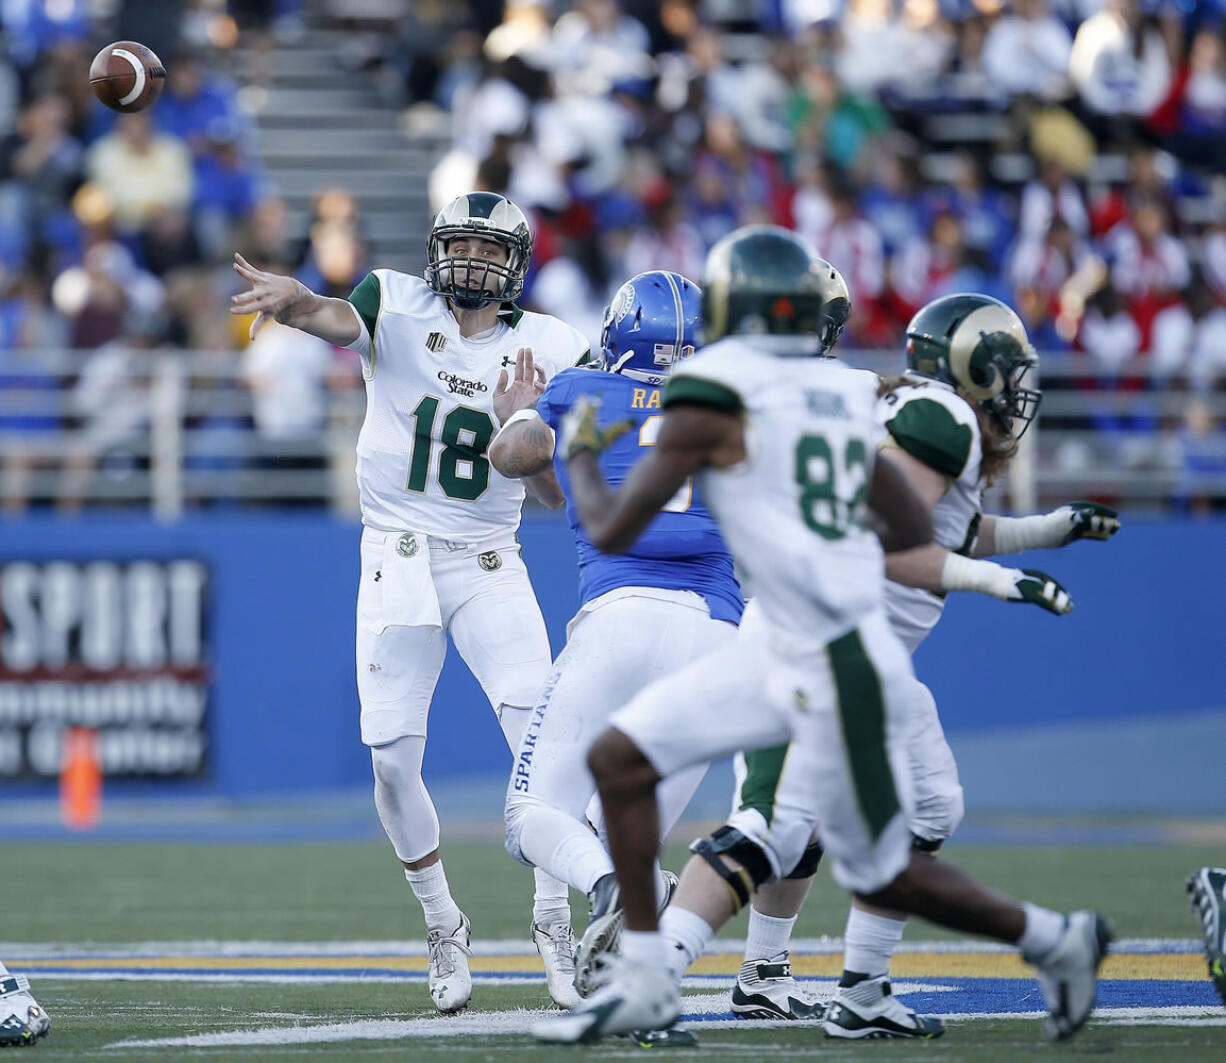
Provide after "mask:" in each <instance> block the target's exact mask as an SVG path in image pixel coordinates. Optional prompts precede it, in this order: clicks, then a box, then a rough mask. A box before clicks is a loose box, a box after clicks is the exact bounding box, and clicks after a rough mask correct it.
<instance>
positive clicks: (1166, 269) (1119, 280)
mask: <svg viewBox="0 0 1226 1063" xmlns="http://www.w3.org/2000/svg"><path fill="white" fill-rule="evenodd" d="M1111 244H1112V247H1113V249H1114V258H1115V264H1114V266H1113V267H1112V270H1111V278H1112V281H1113V283H1114V284H1115V287H1116V288H1117V289H1119V291H1120V292H1121V293H1122V294H1123V295H1124V296H1125V297H1126V298H1127V300H1128V306H1129V310H1130V311H1131V313H1132V316H1133V318H1134V319H1135V320H1136V322H1137V324H1138V325H1139V326H1140V328H1141V332H1142V336H1143V337H1148V335H1149V327H1150V324H1151V323H1152V321H1153V318H1154V315H1155V314H1156V313H1157V312H1158V311H1159V310H1161V309H1162V308H1163V307H1164V306H1167V305H1168V304H1170V303H1171V302H1173V301H1174V300H1175V298H1176V297H1177V295H1178V292H1179V291H1180V289H1182V288H1184V287H1185V286H1186V285H1187V283H1188V280H1189V267H1188V252H1187V248H1185V247H1184V245H1183V242H1182V241H1180V240H1179V239H1177V238H1176V237H1175V236H1173V235H1172V234H1171V233H1170V231H1169V230H1168V228H1167V219H1166V208H1165V206H1164V205H1163V204H1162V203H1161V202H1160V201H1158V200H1154V199H1149V200H1143V201H1142V202H1140V203H1139V204H1138V205H1137V206H1136V208H1135V209H1134V211H1133V215H1132V220H1131V223H1121V224H1120V225H1117V226H1116V227H1115V229H1113V230H1112V232H1111Z"/></svg>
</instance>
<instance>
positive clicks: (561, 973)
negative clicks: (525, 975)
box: [532, 920, 579, 1008]
mask: <svg viewBox="0 0 1226 1063" xmlns="http://www.w3.org/2000/svg"><path fill="white" fill-rule="evenodd" d="M532 941H533V943H534V944H535V945H536V951H537V952H539V953H540V954H541V962H542V963H543V964H544V965H545V984H546V985H547V986H548V987H549V995H550V996H551V997H552V998H553V1002H554V1003H555V1004H557V1006H558V1007H560V1008H573V1007H574V1006H575V1005H576V1004H578V1003H579V994H578V993H577V992H576V991H575V932H574V931H573V930H572V929H571V927H570V921H569V920H566V921H564V922H559V923H554V924H553V925H552V926H541V925H540V924H539V923H533V924H532Z"/></svg>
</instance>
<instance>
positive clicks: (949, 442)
mask: <svg viewBox="0 0 1226 1063" xmlns="http://www.w3.org/2000/svg"><path fill="white" fill-rule="evenodd" d="M885 427H886V431H887V432H889V433H890V436H891V438H892V439H893V440H894V442H895V443H897V444H898V446H899V447H901V448H902V449H903V450H905V451H906V452H907V453H908V454H910V455H911V456H912V457H913V458H915V459H916V460H917V461H922V462H923V463H924V464H925V465H927V466H928V467H929V468H930V469H934V470H935V471H937V472H939V473H941V474H942V475H944V476H948V477H949V478H950V479H951V480H956V479H958V477H959V476H961V475H962V473H963V472H964V471H965V469H966V466H967V464H968V463H969V462H970V459H971V444H972V443H973V441H974V438H975V433H974V432H973V431H972V430H971V428H970V426H969V425H965V424H960V423H959V422H958V420H957V419H956V418H955V417H954V415H953V413H952V412H950V410H949V409H948V408H947V407H946V406H944V405H942V404H941V403H939V402H937V401H935V400H933V399H912V400H911V401H910V402H908V403H906V404H904V405H903V407H902V408H901V409H900V410H899V411H898V412H897V413H896V414H894V416H893V417H892V418H890V420H888V421H886V424H885Z"/></svg>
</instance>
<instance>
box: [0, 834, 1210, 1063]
mask: <svg viewBox="0 0 1226 1063" xmlns="http://www.w3.org/2000/svg"><path fill="white" fill-rule="evenodd" d="M0 853H2V854H3V856H2V859H3V865H4V875H3V881H4V896H5V899H6V901H7V902H8V903H6V904H5V905H4V907H3V912H4V922H3V925H0V941H2V942H3V944H2V945H0V950H2V951H0V958H2V959H3V960H4V961H5V962H6V963H8V964H9V966H10V967H11V968H12V969H13V970H14V971H17V972H24V973H28V974H29V975H30V977H31V980H32V983H33V989H34V991H35V994H36V996H37V998H38V1000H39V1002H40V1003H42V1004H43V1005H44V1006H45V1007H46V1009H47V1011H48V1012H49V1013H50V1015H51V1017H52V1020H53V1023H54V1029H53V1033H52V1036H51V1037H50V1038H49V1039H48V1040H46V1041H43V1042H41V1043H40V1044H39V1045H38V1047H37V1048H36V1049H35V1052H36V1053H37V1056H35V1057H33V1058H45V1059H69V1058H71V1059H78V1058H83V1057H87V1056H88V1057H90V1058H97V1059H104V1060H115V1061H121V1060H155V1059H170V1058H176V1059H177V1058H183V1057H191V1058H199V1059H205V1060H230V1059H235V1060H238V1059H242V1060H246V1059H258V1060H263V1059H301V1058H310V1057H319V1056H327V1057H331V1058H335V1059H349V1058H358V1057H363V1058H365V1057H378V1056H383V1057H393V1056H395V1057H400V1058H408V1059H412V1060H419V1059H422V1060H442V1059H444V1058H446V1057H447V1056H448V1054H457V1053H458V1054H459V1055H460V1058H462V1059H464V1060H481V1059H486V1058H489V1059H498V1060H500V1061H502V1060H506V1061H519V1060H523V1061H525V1063H527V1061H531V1063H550V1061H553V1060H560V1059H564V1058H567V1059H574V1058H588V1057H590V1058H592V1059H613V1058H617V1059H625V1058H633V1057H637V1056H639V1055H641V1054H643V1050H641V1049H639V1048H637V1047H635V1046H634V1045H632V1044H631V1043H629V1042H627V1041H624V1040H618V1039H614V1040H611V1041H609V1042H607V1043H605V1044H602V1045H599V1046H596V1047H593V1048H574V1049H565V1048H553V1047H546V1046H542V1045H537V1044H535V1043H534V1042H533V1041H532V1040H531V1039H530V1038H529V1037H528V1036H527V1034H526V1033H525V1032H524V1031H525V1030H526V1029H527V1027H528V1026H529V1025H530V1023H531V1021H532V1019H533V1018H534V1017H535V1016H534V1015H533V1011H534V1010H535V1011H541V1009H544V1008H546V1007H547V1006H548V998H547V996H546V994H545V990H544V984H543V979H542V978H541V976H540V964H539V961H538V960H537V958H536V956H535V954H534V953H533V952H532V950H531V946H530V944H529V943H528V935H527V928H528V912H529V908H530V904H531V875H530V874H529V873H528V872H527V870H526V869H523V868H520V867H519V866H517V865H515V864H514V863H512V862H511V861H510V860H509V859H508V858H507V857H506V856H505V855H504V854H503V852H502V850H501V848H500V847H499V846H497V845H496V844H495V843H493V842H489V843H466V844H455V845H451V846H448V847H447V848H445V850H444V855H445V859H446V865H447V870H448V876H449V878H450V880H451V883H452V887H453V892H454V893H455V895H456V899H457V900H458V901H459V903H460V904H461V906H462V907H463V908H464V909H465V911H466V912H467V913H468V915H469V916H470V918H471V919H472V923H473V933H474V945H475V946H476V955H475V956H474V959H473V970H474V975H475V982H476V988H475V990H474V998H473V1005H472V1007H471V1008H470V1009H469V1010H468V1011H467V1012H466V1013H464V1014H463V1015H461V1016H458V1017H444V1016H439V1015H437V1014H436V1013H435V1012H434V1009H433V1007H432V1006H431V1005H430V1003H429V1000H428V998H427V996H426V990H425V985H424V969H425V958H424V948H423V947H422V940H421V933H422V926H421V916H420V912H419V911H418V910H417V908H416V904H415V902H414V901H413V900H412V897H411V895H410V894H409V892H408V888H407V886H406V885H405V883H404V880H403V878H402V877H401V875H400V874H399V872H398V867H397V865H396V863H395V860H394V858H393V857H392V855H391V853H390V850H389V849H388V847H387V846H386V845H384V844H380V843H374V842H360V843H358V842H355V843H353V844H336V843H318V844H276V843H247V844H237V845H236V844H229V843H226V844H222V843H217V844H152V843H122V844H117V843H105V844H104V843H98V842H92V841H83V842H79V843H58V842H57V843H39V844H22V843H4V844H3V846H2V847H0ZM950 858H951V859H955V860H956V861H957V862H959V863H961V864H962V865H963V866H965V867H967V868H968V869H970V870H972V871H974V872H975V873H977V874H979V875H980V876H981V877H982V878H984V879H985V880H986V881H988V882H989V883H991V884H994V885H997V886H1000V887H1001V888H1004V889H1007V890H1008V891H1009V892H1011V893H1014V894H1017V895H1020V896H1025V897H1028V898H1030V899H1033V900H1035V901H1037V902H1040V903H1045V904H1049V905H1051V906H1053V907H1058V908H1073V907H1086V906H1095V907H1099V908H1101V909H1102V910H1104V911H1106V912H1107V913H1108V914H1109V915H1110V916H1111V917H1112V918H1113V919H1114V921H1115V924H1116V930H1117V934H1118V936H1119V938H1121V939H1122V942H1121V948H1120V950H1119V951H1118V953H1117V954H1116V955H1114V956H1113V957H1111V958H1110V959H1109V960H1108V962H1107V965H1106V966H1105V968H1104V971H1103V975H1104V979H1105V981H1104V982H1103V988H1102V991H1101V992H1100V1004H1101V1005H1102V1006H1103V1010H1102V1015H1101V1017H1100V1018H1098V1019H1096V1020H1094V1021H1092V1022H1091V1024H1090V1025H1089V1026H1087V1028H1086V1029H1085V1030H1083V1031H1082V1034H1081V1035H1080V1036H1079V1038H1078V1039H1077V1040H1076V1041H1075V1042H1073V1043H1072V1044H1071V1045H1061V1046H1048V1045H1046V1044H1044V1043H1043V1041H1042V1038H1041V1030H1040V1023H1039V1022H1038V1021H1037V1019H1038V1018H1039V1014H1040V1013H1039V1011H1038V1007H1039V1005H1038V1002H1037V1000H1038V990H1037V986H1036V985H1035V983H1034V982H1033V980H1031V979H1029V978H1027V977H1026V976H1025V971H1024V970H1023V969H1022V968H1021V966H1020V964H1018V962H1017V961H1016V959H1015V958H1014V957H1013V956H1011V955H1009V954H1006V953H1002V952H998V951H995V950H987V951H985V950H983V949H982V947H978V946H974V945H971V944H970V943H967V942H963V941H960V940H958V939H956V938H955V937H954V936H951V935H946V934H943V933H942V932H940V931H938V930H936V929H935V928H932V927H928V926H924V925H919V924H917V925H914V926H912V927H911V928H909V930H908V939H909V944H908V946H907V948H906V949H905V950H904V953H902V954H900V956H899V957H898V958H897V959H896V963H895V970H894V981H895V987H896V991H897V992H898V993H899V996H900V997H901V998H902V999H903V1000H904V1001H906V1002H908V1003H910V1004H911V1005H912V1006H915V1007H917V1008H918V1009H919V1010H922V1011H926V1012H935V1013H939V1014H945V1015H947V1016H952V1017H951V1018H950V1019H949V1032H948V1033H947V1035H946V1036H945V1037H944V1038H943V1039H941V1040H939V1041H933V1042H926V1043H923V1044H902V1043H880V1042H874V1043H868V1044H864V1043H861V1044H847V1043H841V1042H832V1041H828V1040H826V1039H824V1038H823V1037H822V1035H821V1032H820V1030H818V1029H816V1028H814V1027H812V1026H805V1025H796V1024H793V1025H790V1026H787V1027H779V1026H771V1025H764V1024H750V1023H733V1022H732V1021H730V1020H729V1019H727V1018H726V1017H725V1014H724V1013H725V1012H726V1005H725V1001H726V994H727V990H728V988H729V987H730V985H731V972H733V971H735V969H736V966H737V965H738V964H739V962H740V956H739V953H737V952H736V946H735V944H733V945H732V946H730V947H725V949H724V952H723V954H716V955H709V956H707V957H704V959H703V960H702V961H700V965H699V966H698V967H697V968H696V971H697V972H698V973H697V975H696V976H695V977H692V978H690V979H689V980H688V981H687V988H686V992H687V1002H686V1003H687V1007H686V1012H687V1014H689V1015H690V1016H691V1018H690V1021H689V1022H688V1023H687V1025H689V1026H690V1027H691V1028H693V1029H694V1030H695V1031H696V1032H697V1034H698V1036H699V1040H700V1045H699V1047H698V1048H697V1049H676V1050H668V1056H669V1058H675V1059H677V1060H682V1059H696V1058H698V1057H699V1055H700V1054H704V1055H705V1056H707V1057H711V1056H720V1057H724V1058H727V1059H730V1060H741V1059H755V1060H756V1059H764V1060H771V1059H790V1058H794V1057H797V1056H810V1055H812V1056H815V1057H817V1056H820V1057H821V1058H823V1059H829V1060H832V1061H843V1060H861V1059H876V1058H888V1059H900V1058H903V1056H906V1057H908V1058H910V1057H912V1056H913V1055H915V1056H919V1057H920V1058H923V1059H924V1060H928V1061H942V1063H944V1061H950V1063H952V1061H957V1063H964V1061H965V1063H971V1061H978V1060H1002V1061H1008V1060H1019V1061H1020V1060H1033V1059H1043V1058H1064V1057H1068V1056H1084V1055H1093V1056H1106V1057H1109V1058H1110V1059H1112V1060H1115V1061H1121V1063H1123V1061H1134V1060H1135V1061H1142V1060H1143V1061H1145V1063H1154V1061H1157V1060H1175V1059H1178V1060H1209V1059H1220V1058H1222V1057H1223V1054H1224V1053H1226V1009H1224V1008H1222V1007H1221V1005H1220V1003H1218V1001H1217V998H1216V996H1214V995H1213V992H1212V989H1211V988H1210V986H1209V983H1208V982H1207V981H1206V980H1205V968H1204V962H1203V959H1202V957H1201V956H1200V954H1199V952H1198V948H1199V944H1198V938H1197V932H1198V924H1197V923H1196V921H1195V919H1194V918H1193V916H1192V914H1191V913H1190V912H1189V910H1188V907H1187V899H1186V895H1185V893H1184V890H1183V880H1184V878H1185V876H1186V875H1187V873H1188V872H1189V871H1190V870H1192V869H1194V868H1196V867H1198V866H1201V865H1203V864H1205V863H1221V862H1222V859H1223V854H1222V851H1221V850H1220V849H1218V848H1194V847H1178V846H1138V847H1134V848H1106V847H1102V848H1099V847H1078V848H1071V847H1070V848H1026V847H1017V846H1010V847H986V846H985V847H968V848H965V849H955V850H954V851H952V852H951V853H950ZM683 859H684V850H682V849H680V848H672V849H670V850H669V852H668V854H667V855H666V859H665V863H666V865H669V866H672V867H679V866H680V864H681V862H682V861H683ZM582 907H583V906H582V903H581V901H580V899H579V898H577V897H576V898H575V908H576V913H577V914H579V915H581V909H582ZM844 918H845V898H844V896H843V895H842V894H841V893H840V891H839V890H838V889H837V888H836V887H835V886H834V885H833V884H832V883H831V882H830V881H829V879H828V877H827V876H826V875H825V873H824V872H823V873H822V874H821V875H819V879H818V884H817V886H816V887H815V890H814V893H813V896H812V897H811V899H810V903H809V905H808V907H807V908H806V910H805V912H804V914H803V915H802V917H801V920H800V923H799V925H798V927H797V932H796V933H797V938H798V939H800V940H799V941H798V948H797V950H796V952H795V953H794V957H793V958H794V962H795V967H796V969H797V972H798V974H800V975H802V976H805V977H811V978H812V979H813V981H812V983H811V986H812V987H813V988H814V989H816V990H818V991H821V990H822V989H823V988H830V987H831V986H832V984H833V983H832V981H831V979H832V978H833V976H834V975H835V974H836V973H837V971H838V968H839V960H840V956H839V948H838V943H837V941H834V942H831V941H829V940H825V939H824V936H826V935H828V936H830V937H835V938H837V936H838V935H839V934H840V933H841V931H842V927H843V922H844ZM580 921H581V919H580ZM743 933H744V920H743V918H742V919H741V920H739V921H737V922H736V923H734V924H733V925H732V926H731V927H729V929H728V931H727V933H726V935H725V936H726V937H731V938H736V937H738V936H740V935H743ZM718 951H719V950H716V952H717V953H718ZM541 1013H543V1012H541ZM406 1053H407V1055H406ZM22 1058H26V1057H24V1056H23V1057H22Z"/></svg>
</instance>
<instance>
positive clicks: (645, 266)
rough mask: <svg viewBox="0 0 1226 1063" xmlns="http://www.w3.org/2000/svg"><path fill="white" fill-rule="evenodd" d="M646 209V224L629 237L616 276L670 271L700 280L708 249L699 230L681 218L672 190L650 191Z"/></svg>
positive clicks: (662, 188)
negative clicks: (662, 270)
mask: <svg viewBox="0 0 1226 1063" xmlns="http://www.w3.org/2000/svg"><path fill="white" fill-rule="evenodd" d="M646 207H647V224H646V226H645V227H644V228H642V229H639V230H638V231H636V232H635V233H634V234H633V235H632V236H631V237H630V242H629V243H628V244H627V246H626V250H625V253H624V257H623V263H622V268H621V269H619V270H616V271H615V272H616V273H617V275H619V276H624V277H633V276H634V275H635V274H636V273H645V272H646V271H647V270H649V269H667V270H671V271H672V272H674V273H680V274H681V275H682V276H683V277H689V278H690V279H691V280H694V279H696V278H698V277H701V276H702V267H703V261H704V260H705V258H706V254H707V248H706V245H705V244H704V243H703V242H702V237H701V236H700V235H699V234H698V230H697V229H695V228H694V226H692V225H691V224H690V223H689V222H688V221H685V220H684V219H683V218H682V213H681V204H680V203H679V202H678V200H677V197H676V195H675V194H674V192H673V190H672V189H671V188H670V187H669V186H668V185H667V184H664V183H661V184H660V185H658V186H657V187H656V188H654V189H653V190H652V191H651V193H650V197H649V199H648V202H647V204H646Z"/></svg>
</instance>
